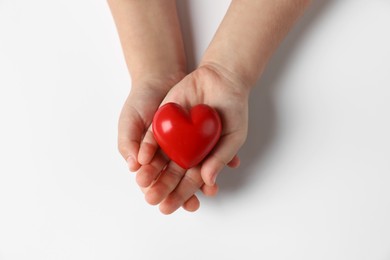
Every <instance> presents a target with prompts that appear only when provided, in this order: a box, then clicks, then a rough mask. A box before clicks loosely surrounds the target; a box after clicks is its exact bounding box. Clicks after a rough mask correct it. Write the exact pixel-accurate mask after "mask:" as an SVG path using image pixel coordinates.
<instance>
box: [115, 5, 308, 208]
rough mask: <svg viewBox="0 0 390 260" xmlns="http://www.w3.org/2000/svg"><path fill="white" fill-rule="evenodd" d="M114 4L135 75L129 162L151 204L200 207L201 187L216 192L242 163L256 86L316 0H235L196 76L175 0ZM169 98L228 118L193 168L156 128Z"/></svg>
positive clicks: (126, 111)
mask: <svg viewBox="0 0 390 260" xmlns="http://www.w3.org/2000/svg"><path fill="white" fill-rule="evenodd" d="M108 3H109V5H110V8H111V11H112V14H113V16H114V19H115V22H116V25H117V28H118V32H119V36H120V39H121V43H122V48H123V51H124V55H125V59H126V63H127V66H128V69H129V73H130V75H131V80H132V89H131V92H130V94H129V97H128V98H127V100H126V103H125V104H124V106H123V109H122V113H121V115H120V119H119V135H118V147H119V151H120V153H121V154H122V156H123V157H124V158H125V160H126V161H127V163H128V165H129V169H130V170H131V171H137V177H136V179H137V183H138V185H139V186H140V187H141V189H142V190H143V192H144V193H145V198H146V201H147V202H148V203H150V204H152V205H157V204H160V211H161V212H162V213H164V214H170V213H172V212H174V211H175V210H177V209H178V208H179V207H183V208H184V209H186V210H188V211H195V210H197V209H198V208H199V200H198V198H197V197H196V195H195V192H196V191H197V190H199V189H201V190H202V192H203V193H204V194H205V195H207V196H212V195H215V194H216V193H217V191H218V186H217V185H216V183H215V180H216V177H217V175H218V174H219V172H220V171H221V170H222V169H223V167H225V165H228V166H230V167H233V168H235V167H238V166H239V164H240V160H239V158H238V157H237V155H236V154H237V152H238V150H239V149H240V147H241V146H242V145H243V143H244V142H245V139H246V136H247V127H248V97H249V95H250V90H251V87H252V86H253V85H254V84H255V82H256V81H257V79H258V78H259V77H260V75H261V73H262V72H263V70H264V68H265V66H266V64H267V62H268V60H269V58H270V57H271V55H272V53H273V52H274V51H275V49H276V48H277V46H278V45H279V43H280V42H281V40H282V39H283V38H284V37H285V35H286V34H287V32H288V31H289V29H290V28H291V27H292V26H293V24H294V23H295V22H296V20H297V19H298V18H299V17H300V16H301V15H302V14H303V12H304V10H305V9H306V8H307V7H308V6H309V4H310V0H233V1H232V2H231V5H230V7H229V10H228V11H227V13H226V15H225V17H224V19H223V21H222V23H221V25H220V26H219V28H218V31H217V32H216V34H215V36H214V38H213V40H212V42H211V44H210V45H209V47H208V48H207V50H206V52H205V54H204V56H203V58H202V61H201V63H200V65H199V67H198V68H197V69H196V70H195V71H193V72H192V73H190V74H189V75H186V67H185V64H186V58H185V54H184V46H183V41H182V36H181V32H180V24H179V21H178V18H177V11H176V1H175V0H108ZM167 102H176V103H179V104H181V105H183V106H184V107H191V106H194V105H196V104H199V103H203V104H207V105H210V106H212V107H214V108H216V109H217V111H218V112H219V114H220V116H221V119H222V125H223V130H222V136H221V139H220V140H219V142H218V144H217V145H216V147H215V149H214V150H213V151H212V152H211V154H210V155H209V156H208V157H207V158H206V159H205V160H204V161H203V163H202V164H200V165H198V166H196V167H194V168H192V169H189V170H187V171H186V170H184V169H182V168H180V167H179V166H178V165H177V164H175V163H174V162H173V161H169V159H168V158H166V157H165V156H164V155H163V153H162V152H161V151H160V150H159V149H158V145H157V144H156V141H155V140H154V137H153V134H152V132H151V129H150V124H151V122H152V119H153V115H154V113H155V111H156V110H157V108H158V107H159V106H161V105H162V104H164V103H167ZM165 166H166V168H165V170H164V171H163V172H162V173H161V171H162V170H163V168H164V167H165ZM160 173H161V174H160ZM156 178H157V179H156Z"/></svg>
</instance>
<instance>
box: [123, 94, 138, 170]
mask: <svg viewBox="0 0 390 260" xmlns="http://www.w3.org/2000/svg"><path fill="white" fill-rule="evenodd" d="M128 100H129V99H128ZM143 132H144V123H143V120H142V118H141V117H140V115H139V114H138V112H137V111H136V110H135V109H134V108H133V107H132V106H130V105H129V101H126V103H125V105H124V106H123V108H122V112H121V115H120V117H119V123H118V150H119V152H120V153H121V155H122V157H123V158H124V159H125V160H126V161H127V163H128V166H129V169H130V171H137V170H138V169H139V167H140V164H139V163H138V161H137V157H138V151H139V147H140V142H141V138H142V135H143Z"/></svg>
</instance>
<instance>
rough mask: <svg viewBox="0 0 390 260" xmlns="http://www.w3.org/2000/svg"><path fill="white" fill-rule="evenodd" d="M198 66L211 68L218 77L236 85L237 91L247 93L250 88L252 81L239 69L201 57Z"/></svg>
mask: <svg viewBox="0 0 390 260" xmlns="http://www.w3.org/2000/svg"><path fill="white" fill-rule="evenodd" d="M199 68H207V69H209V70H212V71H213V72H215V73H216V74H218V75H219V76H220V77H222V78H224V79H226V80H228V81H229V82H231V83H232V84H231V85H232V86H234V87H237V88H238V91H240V92H243V93H246V94H249V92H250V90H251V89H252V87H253V85H254V82H252V80H251V79H250V78H248V77H247V76H246V75H245V74H243V73H240V70H235V69H232V68H231V67H227V66H225V65H222V63H219V62H217V61H213V60H205V59H203V60H202V62H201V64H200V65H199Z"/></svg>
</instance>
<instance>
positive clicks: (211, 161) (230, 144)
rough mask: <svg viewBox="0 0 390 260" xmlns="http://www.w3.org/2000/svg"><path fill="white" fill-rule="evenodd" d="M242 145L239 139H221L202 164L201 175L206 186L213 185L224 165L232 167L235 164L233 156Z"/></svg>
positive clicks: (227, 136)
mask: <svg viewBox="0 0 390 260" xmlns="http://www.w3.org/2000/svg"><path fill="white" fill-rule="evenodd" d="M242 143H243V141H242V140H241V138H239V137H236V136H234V135H226V136H223V137H222V138H221V140H220V141H219V142H218V144H217V146H216V148H215V149H214V151H213V152H212V153H211V155H210V156H209V157H208V158H206V160H205V161H204V162H203V164H202V170H201V175H202V179H203V181H204V182H205V183H206V184H207V185H209V186H213V185H214V184H215V181H216V179H217V176H218V174H219V172H220V171H221V170H222V169H223V167H224V166H225V165H227V164H228V163H230V162H232V165H233V166H235V165H236V164H237V160H236V159H234V156H235V155H236V154H237V152H238V150H239V148H240V147H241V145H242Z"/></svg>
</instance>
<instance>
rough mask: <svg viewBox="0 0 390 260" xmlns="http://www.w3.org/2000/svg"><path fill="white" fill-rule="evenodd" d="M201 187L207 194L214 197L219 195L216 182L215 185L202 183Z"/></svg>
mask: <svg viewBox="0 0 390 260" xmlns="http://www.w3.org/2000/svg"><path fill="white" fill-rule="evenodd" d="M200 189H201V191H202V193H203V194H204V195H205V196H208V197H213V196H215V195H217V193H218V190H219V187H218V185H217V184H214V185H213V186H209V185H205V184H204V185H202V187H201V188H200Z"/></svg>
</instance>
